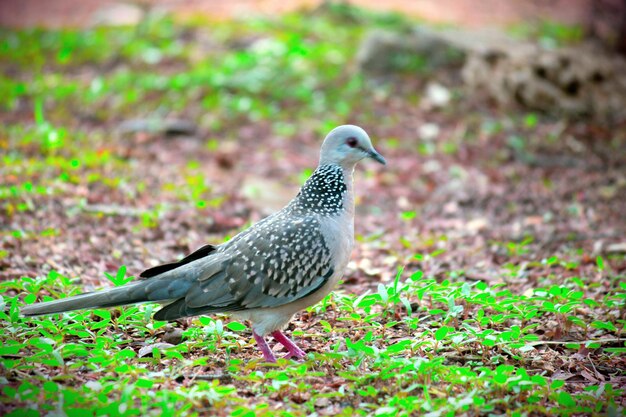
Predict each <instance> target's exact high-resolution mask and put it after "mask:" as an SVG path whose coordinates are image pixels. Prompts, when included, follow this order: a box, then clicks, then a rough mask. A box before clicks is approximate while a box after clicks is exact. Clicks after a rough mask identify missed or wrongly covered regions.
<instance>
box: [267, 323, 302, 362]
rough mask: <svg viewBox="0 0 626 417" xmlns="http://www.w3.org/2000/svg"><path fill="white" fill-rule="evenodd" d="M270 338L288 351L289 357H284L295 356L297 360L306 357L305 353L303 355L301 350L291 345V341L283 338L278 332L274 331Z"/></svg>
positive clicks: (285, 337)
mask: <svg viewBox="0 0 626 417" xmlns="http://www.w3.org/2000/svg"><path fill="white" fill-rule="evenodd" d="M272 336H273V337H274V339H276V341H277V342H278V343H280V344H281V345H283V346H284V347H286V348H287V350H288V351H289V355H287V356H286V357H287V358H290V357H292V356H295V357H296V358H298V359H302V358H304V357H305V356H306V353H304V351H303V350H302V349H300V348H299V347H298V346H296V344H295V343H293V341H292V340H291V339H289V338H288V337H287V336H285V335H284V334H283V333H282V332H281V331H280V330H276V331H275V332H273V333H272Z"/></svg>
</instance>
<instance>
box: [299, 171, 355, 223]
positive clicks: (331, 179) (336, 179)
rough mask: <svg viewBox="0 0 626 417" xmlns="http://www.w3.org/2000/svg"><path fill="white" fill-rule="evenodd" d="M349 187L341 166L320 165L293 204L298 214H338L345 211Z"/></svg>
mask: <svg viewBox="0 0 626 417" xmlns="http://www.w3.org/2000/svg"><path fill="white" fill-rule="evenodd" d="M346 191H347V187H346V181H345V178H344V175H343V169H341V167H340V166H339V165H330V164H329V165H320V166H319V167H317V169H316V170H315V172H314V173H313V175H311V177H310V178H309V179H308V180H307V181H306V183H305V184H304V186H302V189H301V190H300V192H299V193H298V195H297V196H296V198H295V199H294V200H293V201H292V202H291V204H290V206H291V207H290V209H291V210H292V211H293V212H294V213H296V214H309V213H315V214H324V215H332V214H337V213H338V212H339V211H341V210H342V209H343V200H344V196H345V194H346Z"/></svg>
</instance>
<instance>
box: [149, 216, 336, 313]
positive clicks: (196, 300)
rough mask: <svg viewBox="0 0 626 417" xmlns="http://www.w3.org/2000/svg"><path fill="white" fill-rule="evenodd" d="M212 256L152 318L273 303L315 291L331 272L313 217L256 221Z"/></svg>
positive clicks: (326, 250)
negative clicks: (181, 293) (212, 260)
mask: <svg viewBox="0 0 626 417" xmlns="http://www.w3.org/2000/svg"><path fill="white" fill-rule="evenodd" d="M268 220H269V219H268ZM214 256H215V260H216V263H212V264H211V267H210V268H207V270H206V272H205V273H201V274H200V275H199V276H198V279H197V280H196V281H195V282H194V283H193V284H192V285H191V286H190V287H189V289H188V291H187V292H186V295H185V296H184V297H181V298H179V299H178V300H176V301H174V302H173V303H171V304H170V305H168V306H166V307H164V308H163V309H161V310H160V311H159V312H157V314H156V315H155V318H156V319H160V320H163V319H167V320H172V319H175V318H179V317H184V316H190V315H198V314H203V313H209V312H216V311H222V312H227V311H240V310H247V309H253V308H267V307H277V306H280V305H284V304H288V303H290V302H293V301H296V300H298V299H300V298H303V297H305V296H307V295H309V294H311V293H313V292H315V291H316V290H317V289H319V288H320V287H322V286H323V285H324V284H325V283H326V282H327V281H328V279H329V278H330V277H331V276H332V274H333V272H334V269H333V264H332V260H331V256H330V250H329V249H328V247H327V245H326V242H325V239H324V235H323V234H322V232H321V230H320V224H319V221H318V220H317V218H316V217H313V216H311V217H302V218H298V219H295V220H294V219H286V218H285V216H278V217H275V218H274V219H273V221H264V222H260V223H258V224H257V225H256V226H254V227H252V228H250V229H248V230H246V231H244V232H242V233H241V234H239V235H237V236H236V237H235V238H233V239H232V240H231V241H229V242H228V243H227V244H226V245H225V246H224V249H223V251H222V253H219V252H218V253H216V254H215V255H214ZM218 260H219V261H218Z"/></svg>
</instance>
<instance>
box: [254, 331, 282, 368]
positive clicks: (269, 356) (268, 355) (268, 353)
mask: <svg viewBox="0 0 626 417" xmlns="http://www.w3.org/2000/svg"><path fill="white" fill-rule="evenodd" d="M252 335H253V336H254V340H256V344H257V345H259V349H261V352H263V357H264V358H265V361H266V362H272V363H273V362H276V356H274V352H272V349H270V347H269V345H268V344H267V342H266V341H265V339H263V337H262V336H259V335H258V334H257V333H256V332H255V331H253V332H252Z"/></svg>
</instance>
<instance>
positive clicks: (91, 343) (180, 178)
mask: <svg viewBox="0 0 626 417" xmlns="http://www.w3.org/2000/svg"><path fill="white" fill-rule="evenodd" d="M408 23H410V22H408ZM405 24H407V20H406V19H405V18H402V17H398V16H394V15H378V14H370V13H366V12H362V11H359V10H356V11H355V10H353V9H348V11H347V12H346V9H344V8H338V9H333V8H331V9H323V10H317V11H315V12H312V13H309V14H308V15H306V16H305V15H301V14H290V15H286V16H284V17H280V18H257V19H248V20H246V21H222V22H219V23H217V22H208V21H205V20H202V19H196V20H192V21H189V20H187V21H184V22H182V21H177V20H174V19H172V18H171V17H169V16H163V15H151V16H149V17H148V19H146V20H145V21H144V22H142V23H141V24H140V25H139V26H138V27H136V28H133V27H122V28H96V29H88V30H84V31H73V30H63V31H41V30H24V31H3V32H2V37H3V38H4V39H6V42H5V43H4V44H3V46H2V49H1V50H0V65H1V66H2V70H3V71H2V72H3V74H4V75H2V77H0V91H1V92H2V94H1V96H2V102H1V105H2V107H3V112H2V113H0V121H1V122H2V123H1V127H0V129H1V132H2V135H0V149H2V160H3V164H2V165H1V166H0V176H1V178H2V180H1V181H0V183H1V184H2V185H0V213H2V214H1V217H0V219H1V223H0V225H1V229H0V232H1V241H0V243H1V245H2V246H1V247H0V274H1V276H2V281H1V282H0V293H1V294H2V300H3V301H2V302H3V304H4V307H5V310H4V312H2V313H0V320H1V321H2V327H3V329H5V331H4V332H3V334H2V335H1V336H0V337H1V338H2V339H1V340H2V344H1V345H2V346H1V347H0V354H1V358H2V359H1V360H0V369H1V370H2V376H0V385H1V386H2V390H1V397H0V398H1V400H2V405H1V407H2V409H1V410H2V414H5V415H12V416H22V415H44V414H47V413H49V412H52V411H54V410H60V412H63V413H65V414H66V415H148V414H149V415H193V413H196V415H207V414H210V415H231V414H232V415H240V416H241V415H264V414H266V415H276V414H279V413H282V415H307V414H311V413H318V414H319V415H354V414H355V413H361V414H375V415H415V414H423V415H429V416H437V415H488V414H495V415H520V416H521V415H528V416H531V415H533V416H534V415H597V416H600V415H621V414H622V413H623V411H624V406H626V402H625V400H624V398H625V397H624V395H623V390H624V388H625V386H626V374H625V371H626V363H625V360H624V352H626V348H625V347H624V346H625V344H624V341H625V339H624V337H623V336H622V333H623V328H624V323H625V322H626V321H625V320H626V316H625V315H626V309H625V308H624V306H625V300H626V284H625V282H626V280H624V276H625V274H626V272H625V271H626V258H625V255H624V253H625V252H626V240H625V236H626V221H625V220H626V218H625V217H626V215H625V213H626V207H625V203H624V201H626V174H625V173H624V169H623V167H624V164H625V163H626V152H625V149H624V143H625V142H626V129H625V126H624V125H623V124H621V125H620V124H617V125H614V126H603V125H599V124H596V123H594V122H592V121H587V120H564V119H561V118H558V117H555V116H549V115H539V114H535V113H532V112H528V111H524V110H523V109H498V108H494V107H493V106H492V105H491V103H489V102H486V101H484V100H482V99H481V98H480V97H476V96H471V95H469V94H468V93H467V92H466V91H465V90H464V89H463V88H462V85H461V83H460V80H459V75H458V73H459V72H458V68H457V67H455V66H449V67H443V68H437V69H433V68H430V67H429V66H428V63H427V62H426V63H425V62H424V60H423V59H418V60H416V62H412V63H409V65H408V66H407V68H406V69H407V70H406V71H404V72H403V71H399V72H397V73H393V74H386V75H385V76H384V77H374V76H370V75H367V74H365V75H364V74H361V73H359V71H358V69H357V67H356V65H355V59H354V54H355V50H356V47H357V45H358V42H359V40H360V39H361V37H362V35H363V33H364V31H365V30H366V28H371V27H373V26H380V27H398V26H401V25H405ZM433 82H436V83H438V84H441V85H444V86H445V88H446V89H448V90H449V91H450V92H451V93H452V95H451V97H452V99H451V101H450V102H449V103H448V104H446V105H445V106H443V107H438V106H436V105H433V104H432V103H429V100H428V96H427V94H424V91H425V89H426V86H427V85H428V84H429V83H433ZM176 120H178V122H177V123H174V122H173V121H176ZM343 123H354V124H358V125H360V126H362V127H364V128H365V129H366V130H367V131H368V132H369V134H370V136H371V137H372V139H373V142H374V144H375V146H376V148H377V149H378V150H379V151H380V152H381V153H382V154H383V155H384V156H385V158H386V159H387V161H388V165H387V166H385V167H382V166H378V165H376V164H373V163H372V164H368V163H364V164H362V165H361V166H360V167H359V168H358V169H357V173H356V184H355V187H356V194H357V215H356V225H355V228H356V234H357V245H356V249H355V251H354V254H353V257H352V259H353V260H352V262H351V263H350V265H349V267H348V270H347V271H346V274H345V277H344V282H343V284H342V285H341V286H340V288H339V289H338V290H337V291H336V292H335V293H334V294H332V295H331V296H329V297H328V298H327V299H325V300H324V301H323V302H322V303H320V304H319V305H317V306H314V307H312V308H310V309H308V310H307V311H305V312H302V313H301V314H299V315H297V316H296V317H295V318H294V320H293V321H292V323H291V324H290V325H289V327H288V329H287V331H288V333H290V334H293V335H294V338H295V339H296V341H297V342H298V343H299V344H300V345H301V346H302V347H303V348H304V350H305V351H307V352H308V357H307V359H305V360H304V361H302V362H296V361H291V360H281V361H279V363H278V364H277V365H269V364H263V363H262V362H261V360H260V355H259V352H258V350H257V349H256V346H255V344H254V341H253V339H252V337H251V333H250V332H249V330H248V329H247V328H246V326H244V323H238V322H234V321H231V320H230V319H228V318H227V317H224V316H217V317H200V318H191V319H188V320H181V321H178V322H174V323H164V322H153V321H152V320H151V319H150V315H151V313H152V312H153V311H154V310H155V309H157V308H158V307H157V306H152V305H144V306H138V307H137V306H135V307H127V308H124V309H114V310H96V311H94V312H89V311H87V312H76V313H67V314H63V315H56V316H53V317H41V318H24V317H21V316H20V315H19V312H18V308H19V306H21V305H22V304H24V303H26V304H30V303H33V302H35V301H39V300H45V299H49V297H52V298H59V297H61V296H64V295H71V294H77V293H80V292H83V291H92V290H96V289H98V288H100V287H109V286H112V285H121V284H123V283H124V282H127V281H128V280H129V279H131V276H137V275H138V274H139V273H140V272H141V271H142V270H143V269H145V268H146V267H150V266H153V265H156V264H158V263H161V262H166V261H170V260H173V259H177V258H180V257H182V256H184V255H185V254H186V253H188V252H190V251H191V250H194V249H196V248H198V247H199V246H201V245H204V244H206V243H209V242H213V243H219V242H220V241H223V240H225V239H228V238H229V237H230V236H233V235H234V234H235V233H237V232H238V231H239V230H242V229H243V228H244V227H246V226H247V225H249V224H250V223H252V222H255V221H257V220H259V219H261V218H262V217H264V216H265V215H267V214H268V213H271V212H272V211H273V210H275V209H276V208H277V207H280V206H281V205H282V204H284V202H286V201H288V200H289V198H291V196H293V195H294V194H295V192H297V189H298V186H299V185H300V184H301V183H302V182H303V181H304V180H305V179H306V177H307V176H308V175H309V174H310V172H311V170H312V169H314V167H315V165H316V163H317V157H318V151H319V146H320V143H321V140H322V139H323V137H324V135H325V134H326V133H327V132H328V131H329V130H330V129H331V128H332V127H334V126H336V125H338V124H343ZM175 133H179V134H175ZM181 133H182V134H181Z"/></svg>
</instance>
